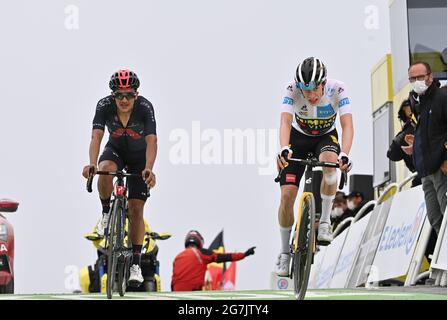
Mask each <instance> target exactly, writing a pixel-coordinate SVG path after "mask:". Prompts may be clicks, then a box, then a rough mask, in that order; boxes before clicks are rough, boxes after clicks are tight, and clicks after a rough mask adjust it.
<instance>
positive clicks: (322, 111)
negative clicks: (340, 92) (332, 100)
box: [317, 104, 335, 118]
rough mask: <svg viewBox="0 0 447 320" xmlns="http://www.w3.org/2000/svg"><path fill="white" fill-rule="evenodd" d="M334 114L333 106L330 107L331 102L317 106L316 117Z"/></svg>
mask: <svg viewBox="0 0 447 320" xmlns="http://www.w3.org/2000/svg"><path fill="white" fill-rule="evenodd" d="M334 114H335V110H334V108H332V105H331V104H328V105H326V106H318V107H317V117H318V118H327V117H330V116H333V115H334Z"/></svg>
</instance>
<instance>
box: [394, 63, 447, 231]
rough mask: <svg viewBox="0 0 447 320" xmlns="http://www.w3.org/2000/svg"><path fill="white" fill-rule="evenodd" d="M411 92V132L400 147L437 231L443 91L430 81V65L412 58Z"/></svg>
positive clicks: (442, 186) (441, 203) (443, 159)
mask: <svg viewBox="0 0 447 320" xmlns="http://www.w3.org/2000/svg"><path fill="white" fill-rule="evenodd" d="M408 75H409V80H410V83H411V84H412V87H413V91H414V93H416V94H417V96H418V97H419V103H418V104H417V105H416V110H415V113H416V114H417V115H418V119H417V126H416V129H415V134H414V136H413V135H407V136H406V137H405V141H406V142H407V143H408V144H409V145H408V146H403V147H402V149H403V150H404V151H405V152H406V153H407V154H412V155H413V163H414V165H415V168H416V171H417V172H418V174H419V175H420V176H421V177H422V187H423V189H424V194H425V202H426V206H427V216H428V219H429V221H430V224H431V225H432V227H433V228H434V229H435V231H436V234H439V229H440V227H441V223H442V218H443V214H444V211H445V208H446V206H447V196H446V192H447V92H446V91H445V90H442V89H440V88H438V86H437V85H436V84H435V82H434V81H433V74H432V72H431V68H430V65H429V64H427V63H425V62H416V63H414V64H412V65H411V67H410V68H409V70H408Z"/></svg>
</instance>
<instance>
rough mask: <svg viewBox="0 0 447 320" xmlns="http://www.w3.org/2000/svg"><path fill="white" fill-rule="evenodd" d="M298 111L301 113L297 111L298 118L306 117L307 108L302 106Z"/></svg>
mask: <svg viewBox="0 0 447 320" xmlns="http://www.w3.org/2000/svg"><path fill="white" fill-rule="evenodd" d="M300 110H301V111H298V114H299V115H300V116H307V115H308V112H309V110H307V106H306V105H304V106H302V107H301V109H300Z"/></svg>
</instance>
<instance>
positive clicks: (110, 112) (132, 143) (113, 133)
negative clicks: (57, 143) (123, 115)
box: [93, 95, 156, 153]
mask: <svg viewBox="0 0 447 320" xmlns="http://www.w3.org/2000/svg"><path fill="white" fill-rule="evenodd" d="M106 126H107V129H108V131H109V134H110V136H109V142H108V144H111V145H112V146H113V147H114V148H116V149H117V150H118V151H120V152H122V153H127V152H136V151H142V150H146V140H145V137H146V136H147V135H150V134H154V135H156V123H155V115H154V107H153V106H152V104H151V103H150V102H149V100H147V99H146V98H144V97H142V96H138V98H137V100H136V101H135V105H134V108H133V110H132V113H131V115H130V118H129V122H128V123H127V126H126V127H124V126H123V124H122V123H121V121H120V120H119V118H118V114H117V106H116V103H115V99H114V98H113V96H111V95H110V96H108V97H105V98H103V99H101V100H99V102H98V104H97V106H96V113H95V117H94V119H93V129H101V130H105V127H106Z"/></svg>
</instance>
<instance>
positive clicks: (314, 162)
mask: <svg viewBox="0 0 447 320" xmlns="http://www.w3.org/2000/svg"><path fill="white" fill-rule="evenodd" d="M287 161H292V162H296V163H297V164H298V165H301V166H309V167H312V168H315V167H327V168H340V165H339V164H338V163H337V162H326V161H318V160H311V159H307V160H305V159H296V158H290V159H288V160H287ZM283 170H284V169H281V170H280V171H279V172H278V176H277V177H276V178H275V182H279V181H280V180H281V175H282V172H283ZM347 181H348V174H347V173H346V172H344V171H342V172H341V179H340V184H339V186H338V189H343V187H344V186H345V185H346V183H347Z"/></svg>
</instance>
